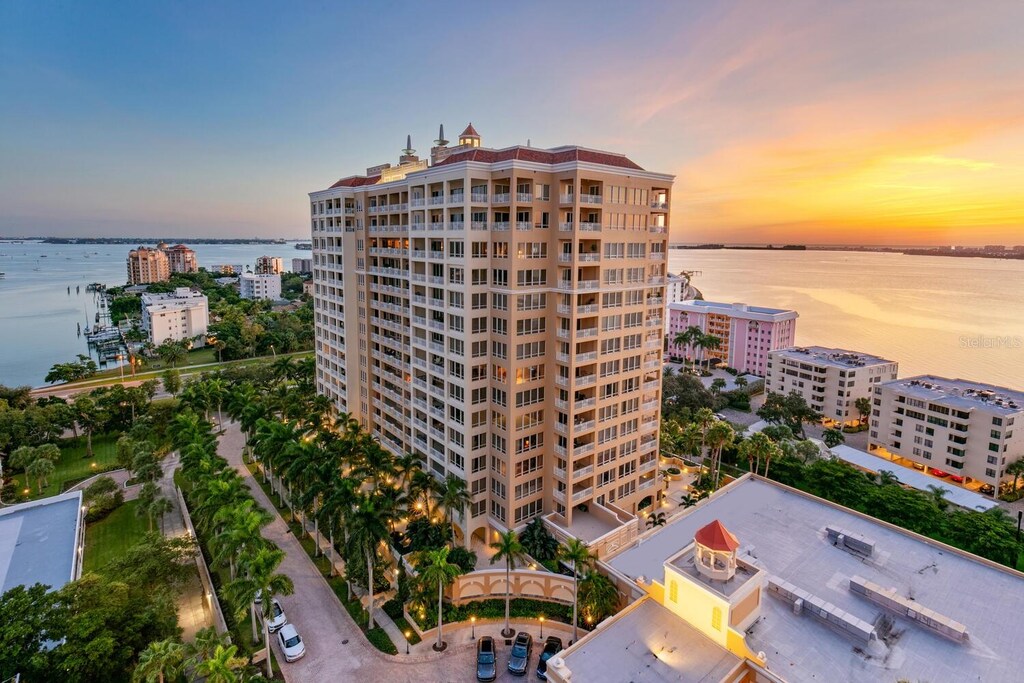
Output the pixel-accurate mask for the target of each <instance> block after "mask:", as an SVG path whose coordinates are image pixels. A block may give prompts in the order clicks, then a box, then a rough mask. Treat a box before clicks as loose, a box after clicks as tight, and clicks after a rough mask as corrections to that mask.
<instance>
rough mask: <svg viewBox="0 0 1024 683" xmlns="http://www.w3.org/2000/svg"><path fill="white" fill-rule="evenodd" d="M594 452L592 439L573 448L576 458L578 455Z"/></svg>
mask: <svg viewBox="0 0 1024 683" xmlns="http://www.w3.org/2000/svg"><path fill="white" fill-rule="evenodd" d="M593 452H594V442H593V441H591V442H590V443H585V444H580V445H579V446H576V447H574V448H573V449H572V456H573V457H574V458H576V457H579V456H581V455H586V454H587V453H593Z"/></svg>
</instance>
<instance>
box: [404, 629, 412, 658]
mask: <svg viewBox="0 0 1024 683" xmlns="http://www.w3.org/2000/svg"><path fill="white" fill-rule="evenodd" d="M410 638H412V631H406V632H405V654H409V639H410Z"/></svg>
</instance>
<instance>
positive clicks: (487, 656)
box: [476, 636, 498, 681]
mask: <svg viewBox="0 0 1024 683" xmlns="http://www.w3.org/2000/svg"><path fill="white" fill-rule="evenodd" d="M494 662H495V659H494V638H491V637H490V636H483V637H482V638H480V640H478V641H477V643H476V680H478V681H493V680H494V679H495V678H497V676H498V668H497V667H496V666H495V664H494Z"/></svg>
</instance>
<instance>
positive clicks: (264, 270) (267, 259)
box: [253, 256, 284, 275]
mask: <svg viewBox="0 0 1024 683" xmlns="http://www.w3.org/2000/svg"><path fill="white" fill-rule="evenodd" d="M253 272H255V273H256V274H257V275H280V274H281V273H283V272H284V261H283V260H282V259H281V257H280V256H260V257H258V258H257V259H256V267H255V268H254V269H253Z"/></svg>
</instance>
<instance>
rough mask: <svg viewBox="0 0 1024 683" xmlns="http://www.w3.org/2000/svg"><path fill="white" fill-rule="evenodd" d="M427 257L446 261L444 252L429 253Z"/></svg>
mask: <svg viewBox="0 0 1024 683" xmlns="http://www.w3.org/2000/svg"><path fill="white" fill-rule="evenodd" d="M427 256H429V257H430V258H432V259H437V260H438V261H443V260H444V252H443V251H428V252H427Z"/></svg>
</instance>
